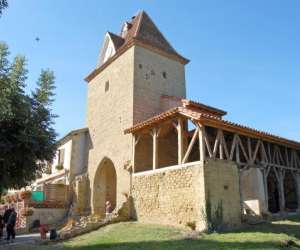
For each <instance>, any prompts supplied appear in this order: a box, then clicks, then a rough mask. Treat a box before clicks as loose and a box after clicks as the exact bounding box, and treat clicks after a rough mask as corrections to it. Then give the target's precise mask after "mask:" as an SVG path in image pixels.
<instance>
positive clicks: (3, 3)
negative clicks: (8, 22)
mask: <svg viewBox="0 0 300 250" xmlns="http://www.w3.org/2000/svg"><path fill="white" fill-rule="evenodd" d="M7 7H8V2H7V0H0V17H1V16H2V13H3V10H4V9H5V8H7Z"/></svg>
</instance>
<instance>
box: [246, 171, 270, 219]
mask: <svg viewBox="0 0 300 250" xmlns="http://www.w3.org/2000/svg"><path fill="white" fill-rule="evenodd" d="M241 192H242V199H243V202H244V205H245V206H246V207H247V209H249V210H251V212H252V213H254V214H255V215H261V214H262V212H267V210H268V208H267V207H268V206H267V204H266V199H265V188H264V180H263V174H262V172H261V170H260V169H259V168H250V169H248V170H244V171H242V172H241Z"/></svg>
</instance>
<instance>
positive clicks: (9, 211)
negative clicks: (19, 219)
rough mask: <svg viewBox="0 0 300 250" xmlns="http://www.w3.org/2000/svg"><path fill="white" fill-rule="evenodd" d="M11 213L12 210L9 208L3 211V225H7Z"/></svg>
mask: <svg viewBox="0 0 300 250" xmlns="http://www.w3.org/2000/svg"><path fill="white" fill-rule="evenodd" d="M11 212H12V208H11V207H8V208H7V209H6V210H5V212H4V215H3V221H4V224H7V222H8V219H9V216H10V214H11Z"/></svg>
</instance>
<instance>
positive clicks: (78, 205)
mask: <svg viewBox="0 0 300 250" xmlns="http://www.w3.org/2000/svg"><path fill="white" fill-rule="evenodd" d="M74 193H75V197H74V198H75V199H74V212H75V214H79V215H81V214H85V213H87V212H88V211H89V208H90V206H89V203H90V200H89V197H90V195H91V190H90V183H89V178H88V175H87V174H84V175H81V176H77V177H76V179H75V183H74Z"/></svg>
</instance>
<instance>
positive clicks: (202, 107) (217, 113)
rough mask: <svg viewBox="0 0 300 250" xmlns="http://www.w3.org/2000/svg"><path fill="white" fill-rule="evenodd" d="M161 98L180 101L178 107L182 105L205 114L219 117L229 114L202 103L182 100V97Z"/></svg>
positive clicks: (164, 96) (165, 96) (167, 96)
mask: <svg viewBox="0 0 300 250" xmlns="http://www.w3.org/2000/svg"><path fill="white" fill-rule="evenodd" d="M161 98H163V99H171V100H176V101H178V106H179V105H180V106H183V107H187V108H190V109H196V110H198V111H202V112H204V113H208V114H211V115H215V116H219V117H222V116H224V115H226V114H227V112H226V111H224V110H222V109H218V108H215V107H212V106H208V105H206V104H203V103H200V102H195V101H192V100H189V99H186V98H180V97H176V96H169V95H162V96H161Z"/></svg>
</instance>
